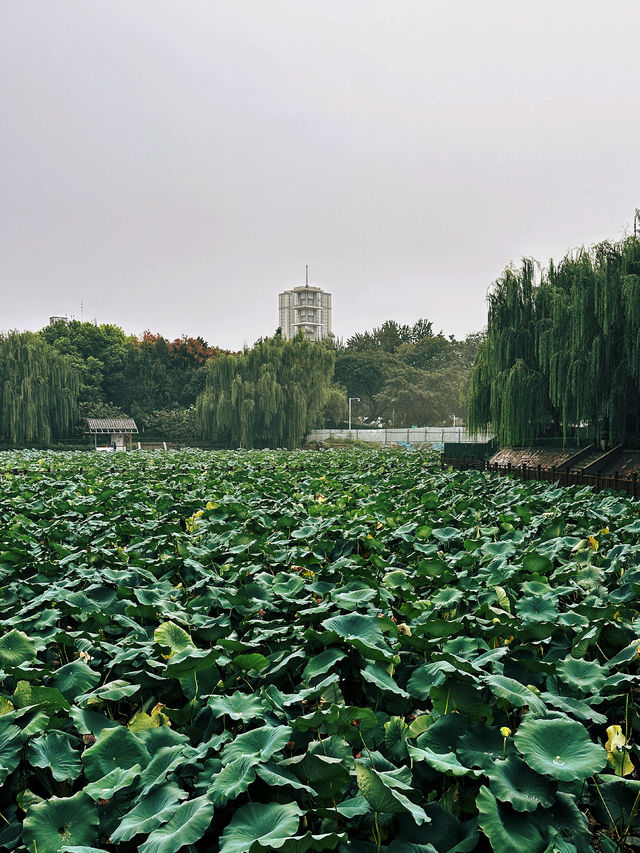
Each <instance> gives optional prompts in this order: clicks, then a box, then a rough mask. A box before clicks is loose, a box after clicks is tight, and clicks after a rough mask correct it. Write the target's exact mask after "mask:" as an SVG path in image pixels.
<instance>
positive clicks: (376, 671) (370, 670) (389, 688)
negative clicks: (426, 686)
mask: <svg viewBox="0 0 640 853" xmlns="http://www.w3.org/2000/svg"><path fill="white" fill-rule="evenodd" d="M361 675H362V677H363V678H364V680H365V681H368V682H369V683H370V684H375V686H376V687H378V688H379V689H380V690H383V691H384V692H386V693H395V695H396V696H402V698H403V699H408V698H409V694H408V693H407V691H406V690H403V689H402V687H398V685H397V684H396V683H395V681H394V680H393V678H392V677H391V676H390V675H389V673H388V672H385V671H384V670H383V669H381V668H380V667H379V666H375V664H368V665H367V666H366V667H365V668H364V669H363V670H362V671H361Z"/></svg>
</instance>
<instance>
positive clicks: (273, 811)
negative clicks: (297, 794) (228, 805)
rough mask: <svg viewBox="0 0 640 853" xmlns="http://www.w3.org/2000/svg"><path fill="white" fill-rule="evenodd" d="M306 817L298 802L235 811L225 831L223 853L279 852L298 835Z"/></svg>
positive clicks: (252, 804)
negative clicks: (288, 841)
mask: <svg viewBox="0 0 640 853" xmlns="http://www.w3.org/2000/svg"><path fill="white" fill-rule="evenodd" d="M303 814H304V812H303V811H302V810H301V809H299V808H298V806H297V805H296V804H295V803H287V804H285V805H281V804H279V803H247V804H246V805H244V806H241V807H240V808H239V809H238V810H237V811H236V812H235V814H234V815H233V817H232V818H231V822H230V823H229V825H228V826H227V828H226V829H225V831H224V833H223V835H222V838H221V839H220V853H250V851H252V850H258V849H260V848H263V849H266V850H269V849H273V850H279V849H280V848H281V847H282V846H283V845H284V843H285V842H286V841H287V840H289V839H291V838H293V837H294V836H295V833H296V832H297V829H298V825H299V823H300V818H301V816H302V815H303ZM254 845H255V846H254Z"/></svg>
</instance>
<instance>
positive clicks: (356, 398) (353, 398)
mask: <svg viewBox="0 0 640 853" xmlns="http://www.w3.org/2000/svg"><path fill="white" fill-rule="evenodd" d="M352 400H356V401H357V402H358V403H359V402H360V397H349V432H351V401H352Z"/></svg>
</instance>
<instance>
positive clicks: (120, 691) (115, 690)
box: [75, 678, 140, 707]
mask: <svg viewBox="0 0 640 853" xmlns="http://www.w3.org/2000/svg"><path fill="white" fill-rule="evenodd" d="M138 690H140V685H139V684H130V683H129V682H128V681H124V680H123V679H121V678H118V679H116V680H115V681H109V682H107V684H103V685H102V686H101V687H96V688H95V689H94V690H90V691H89V692H88V693H82V694H81V695H80V696H77V697H76V700H75V701H76V705H80V706H81V707H84V706H85V705H97V704H99V703H100V702H105V701H110V702H118V701H119V700H120V699H128V698H129V697H130V696H133V694H134V693H137V692H138Z"/></svg>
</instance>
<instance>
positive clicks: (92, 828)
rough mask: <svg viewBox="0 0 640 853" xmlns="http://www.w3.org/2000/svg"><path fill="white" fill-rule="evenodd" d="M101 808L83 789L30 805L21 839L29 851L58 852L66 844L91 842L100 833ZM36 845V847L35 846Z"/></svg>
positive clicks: (40, 852)
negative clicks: (99, 811)
mask: <svg viewBox="0 0 640 853" xmlns="http://www.w3.org/2000/svg"><path fill="white" fill-rule="evenodd" d="M98 823H99V818H98V809H97V807H96V804H95V803H94V802H93V800H92V799H91V797H88V796H87V795H86V794H85V793H84V792H83V791H79V792H78V793H77V794H74V796H73V797H67V798H65V799H60V798H58V797H52V798H51V799H49V800H45V801H44V802H41V803H35V804H34V805H32V806H29V810H28V811H27V815H26V817H25V819H24V823H23V825H22V840H23V842H24V845H25V847H26V848H27V849H28V850H29V851H30V853H36V850H37V853H59V851H61V850H62V848H63V847H65V846H67V845H86V844H88V845H90V844H92V843H93V842H94V841H95V840H96V837H97V834H98ZM36 845H37V848H36Z"/></svg>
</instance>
